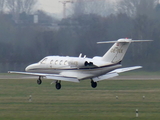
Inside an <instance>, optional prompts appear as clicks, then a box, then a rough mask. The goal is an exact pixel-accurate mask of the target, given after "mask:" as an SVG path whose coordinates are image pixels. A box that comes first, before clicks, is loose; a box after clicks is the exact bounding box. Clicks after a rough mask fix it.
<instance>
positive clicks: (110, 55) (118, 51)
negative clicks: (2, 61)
mask: <svg viewBox="0 0 160 120" xmlns="http://www.w3.org/2000/svg"><path fill="white" fill-rule="evenodd" d="M144 41H151V40H132V39H119V40H117V41H106V42H98V44H100V43H114V45H113V46H112V47H111V48H110V49H109V50H108V51H107V52H106V53H105V54H104V55H103V57H102V60H103V61H105V62H110V63H118V62H121V61H122V59H123V57H124V55H125V54H126V52H127V49H128V47H129V45H130V43H131V42H144Z"/></svg>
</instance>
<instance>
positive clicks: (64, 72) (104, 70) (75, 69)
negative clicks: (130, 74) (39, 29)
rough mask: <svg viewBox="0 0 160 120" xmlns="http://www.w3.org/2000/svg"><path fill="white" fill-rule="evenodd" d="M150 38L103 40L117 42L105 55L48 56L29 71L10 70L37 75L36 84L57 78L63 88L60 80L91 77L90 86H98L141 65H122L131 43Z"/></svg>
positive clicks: (56, 82)
mask: <svg viewBox="0 0 160 120" xmlns="http://www.w3.org/2000/svg"><path fill="white" fill-rule="evenodd" d="M144 41H151V40H132V39H128V38H124V39H119V40H117V41H104V42H98V44H101V43H114V45H113V46H112V47H111V48H110V49H109V50H108V51H107V52H106V53H105V54H104V55H103V56H102V57H93V58H87V57H86V56H84V57H82V54H80V55H79V57H69V56H66V57H64V56H47V57H45V58H43V59H42V60H41V61H40V62H38V63H35V64H31V65H29V66H27V67H26V69H25V71H26V72H17V71H9V73H16V74H25V75H33V76H38V80H37V83H38V84H39V85H40V84H41V83H42V80H41V79H42V78H46V79H54V82H52V83H55V86H56V89H58V90H59V89H61V81H69V82H80V81H81V80H85V79H91V86H92V87H93V88H95V87H97V82H98V81H102V80H106V79H109V78H113V77H116V76H118V74H119V73H122V72H126V71H130V70H135V69H139V68H142V66H134V67H127V68H120V67H121V66H122V65H121V62H122V59H123V57H124V55H125V53H126V51H127V49H128V47H129V45H130V43H131V42H144Z"/></svg>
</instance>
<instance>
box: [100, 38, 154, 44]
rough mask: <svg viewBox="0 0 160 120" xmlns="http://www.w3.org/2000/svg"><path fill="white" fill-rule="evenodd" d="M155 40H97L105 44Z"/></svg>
mask: <svg viewBox="0 0 160 120" xmlns="http://www.w3.org/2000/svg"><path fill="white" fill-rule="evenodd" d="M149 41H153V40H132V39H119V40H117V41H101V42H97V44H103V43H122V42H123V43H128V42H149Z"/></svg>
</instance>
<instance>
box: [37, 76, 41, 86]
mask: <svg viewBox="0 0 160 120" xmlns="http://www.w3.org/2000/svg"><path fill="white" fill-rule="evenodd" d="M37 84H38V85H40V84H42V80H41V77H39V78H38V80H37Z"/></svg>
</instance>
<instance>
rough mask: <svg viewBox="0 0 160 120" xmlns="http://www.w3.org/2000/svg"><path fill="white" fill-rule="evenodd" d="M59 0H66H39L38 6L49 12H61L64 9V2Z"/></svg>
mask: <svg viewBox="0 0 160 120" xmlns="http://www.w3.org/2000/svg"><path fill="white" fill-rule="evenodd" d="M59 1H64V0H38V8H39V9H42V10H45V11H46V12H49V13H56V14H60V13H62V11H63V4H62V3H61V2H59Z"/></svg>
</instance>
